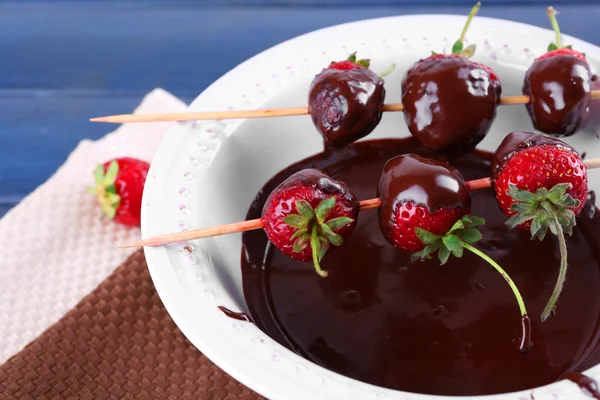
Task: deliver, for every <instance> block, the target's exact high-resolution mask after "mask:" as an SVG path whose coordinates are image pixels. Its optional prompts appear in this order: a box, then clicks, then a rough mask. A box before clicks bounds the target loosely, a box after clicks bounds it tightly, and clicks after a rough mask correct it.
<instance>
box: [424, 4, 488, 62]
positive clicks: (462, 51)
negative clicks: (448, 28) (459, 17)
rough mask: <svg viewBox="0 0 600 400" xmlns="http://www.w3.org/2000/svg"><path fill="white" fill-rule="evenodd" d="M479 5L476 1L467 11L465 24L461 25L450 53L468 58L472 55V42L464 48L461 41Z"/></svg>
mask: <svg viewBox="0 0 600 400" xmlns="http://www.w3.org/2000/svg"><path fill="white" fill-rule="evenodd" d="M480 7H481V2H479V1H478V2H477V3H476V4H475V5H474V6H473V8H472V9H471V12H470V13H469V16H468V17H467V22H465V26H464V27H463V30H462V32H461V33H460V37H459V38H458V40H457V41H456V42H454V44H453V45H452V54H454V55H459V56H462V57H465V58H470V57H472V56H473V54H475V45H474V44H472V45H470V46H468V47H467V48H464V43H463V42H464V40H465V35H466V34H467V31H468V30H469V26H470V25H471V21H472V20H473V17H475V14H477V12H478V11H479V8H480ZM432 54H434V55H435V54H436V53H434V52H433V53H432Z"/></svg>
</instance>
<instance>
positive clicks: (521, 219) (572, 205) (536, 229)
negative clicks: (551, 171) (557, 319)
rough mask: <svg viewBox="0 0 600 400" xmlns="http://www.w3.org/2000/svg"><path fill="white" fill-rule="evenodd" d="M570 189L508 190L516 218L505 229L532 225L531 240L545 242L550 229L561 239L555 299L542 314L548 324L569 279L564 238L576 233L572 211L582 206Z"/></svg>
mask: <svg viewBox="0 0 600 400" xmlns="http://www.w3.org/2000/svg"><path fill="white" fill-rule="evenodd" d="M571 187H572V185H571V184H570V183H559V184H557V185H555V186H554V187H553V188H552V189H550V190H548V189H546V188H543V187H542V188H539V189H537V190H536V191H535V193H531V192H529V191H527V190H522V189H518V188H517V187H516V186H515V185H510V186H509V187H508V195H509V196H510V197H512V199H513V200H514V203H513V205H512V206H511V210H512V211H514V212H516V214H515V215H513V216H512V217H510V218H509V219H508V221H506V225H508V227H509V228H514V227H516V226H519V225H521V224H523V223H525V222H528V221H530V222H531V228H530V233H531V238H532V239H538V240H544V238H545V237H546V233H547V232H548V229H550V232H552V233H553V234H555V235H556V236H557V237H558V244H559V248H560V270H559V273H558V279H557V280H556V285H555V286H554V290H553V292H552V295H551V296H550V299H549V300H548V303H547V304H546V307H545V308H544V311H543V312H542V315H541V319H542V321H545V320H547V319H548V318H549V317H550V316H551V315H552V313H553V312H554V308H555V307H556V303H557V301H558V298H559V296H560V293H561V292H562V288H563V286H564V283H565V279H566V277H567V243H566V241H565V235H564V234H565V233H566V234H568V235H571V234H572V233H573V227H574V226H575V225H576V219H575V212H574V211H573V209H576V208H577V207H579V205H580V204H581V202H580V201H579V200H576V199H574V198H573V197H572V196H571V195H569V194H568V193H567V190H569V189H570V188H571Z"/></svg>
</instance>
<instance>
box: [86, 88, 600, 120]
mask: <svg viewBox="0 0 600 400" xmlns="http://www.w3.org/2000/svg"><path fill="white" fill-rule="evenodd" d="M591 96H592V99H593V100H597V99H600V90H594V91H592V92H591ZM527 103H529V97H528V96H510V97H503V98H502V99H500V105H515V104H527ZM381 110H382V111H384V112H399V111H404V106H403V105H402V104H400V103H391V104H385V105H384V106H383V107H382V109H381ZM307 114H309V110H308V107H292V108H272V109H263V110H236V111H206V112H184V113H172V114H120V115H110V116H107V117H97V118H91V119H90V121H91V122H108V123H112V124H124V123H133V122H167V121H202V120H220V119H239V118H272V117H289V116H294V115H307Z"/></svg>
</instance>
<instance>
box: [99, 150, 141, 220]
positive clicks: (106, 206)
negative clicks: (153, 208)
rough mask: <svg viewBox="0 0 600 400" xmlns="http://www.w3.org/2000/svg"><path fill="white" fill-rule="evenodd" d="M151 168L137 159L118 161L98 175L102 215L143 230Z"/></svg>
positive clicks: (120, 159) (107, 165)
mask: <svg viewBox="0 0 600 400" xmlns="http://www.w3.org/2000/svg"><path fill="white" fill-rule="evenodd" d="M149 169H150V164H148V163H147V162H145V161H142V160H137V159H135V158H129V157H124V158H116V159H114V160H110V161H107V162H105V163H104V164H99V165H98V166H97V167H96V169H95V171H94V179H95V181H96V186H95V187H91V188H90V192H92V193H94V194H96V196H97V197H98V203H99V204H100V208H101V210H102V214H103V215H105V216H106V217H108V218H109V219H110V220H113V221H115V222H117V223H119V224H122V225H126V226H140V214H141V208H142V194H143V192H144V184H145V182H146V176H147V175H148V170H149Z"/></svg>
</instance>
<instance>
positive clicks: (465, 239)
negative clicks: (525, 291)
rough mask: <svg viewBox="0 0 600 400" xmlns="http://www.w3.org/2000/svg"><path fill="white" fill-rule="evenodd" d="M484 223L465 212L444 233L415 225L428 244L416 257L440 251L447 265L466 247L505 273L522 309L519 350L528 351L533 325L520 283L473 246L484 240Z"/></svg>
mask: <svg viewBox="0 0 600 400" xmlns="http://www.w3.org/2000/svg"><path fill="white" fill-rule="evenodd" d="M483 224H485V220H484V219H483V218H480V217H475V216H469V215H465V216H463V217H462V218H461V219H459V220H458V221H456V222H455V223H454V225H452V228H450V230H449V231H448V232H446V233H444V234H442V235H435V234H433V233H431V232H429V231H427V230H425V229H422V228H420V227H415V234H416V235H417V237H418V238H419V240H420V241H421V242H422V243H423V244H424V245H425V247H424V248H423V250H421V251H419V252H417V253H414V254H413V255H412V258H413V260H417V259H421V260H425V259H428V258H431V255H432V254H436V253H437V258H438V259H439V260H440V264H441V265H444V264H445V263H446V262H447V261H448V258H449V257H450V255H454V256H455V257H456V258H461V257H462V256H463V250H464V249H467V250H468V251H470V252H472V253H474V254H475V255H478V256H479V257H481V258H482V259H483V260H485V261H486V262H487V263H488V264H490V265H491V266H492V267H494V269H496V271H498V272H499V273H500V275H502V277H503V278H504V280H505V281H506V282H508V285H509V286H510V288H511V289H512V291H513V293H514V295H515V297H516V299H517V303H518V304H519V310H520V311H521V329H522V337H521V343H520V345H519V351H521V352H522V353H525V352H527V351H529V349H530V348H531V325H530V321H529V317H528V315H527V309H526V308H525V303H524V301H523V297H522V296H521V293H520V292H519V289H518V288H517V285H515V283H514V282H513V280H512V279H511V278H510V276H509V275H508V274H507V273H506V271H504V270H503V269H502V267H500V265H498V263H496V262H495V261H494V260H492V259H491V258H490V257H488V256H487V255H486V254H485V253H483V252H482V251H481V250H478V249H477V248H475V247H474V246H472V244H473V243H475V242H478V241H479V240H481V238H482V235H481V232H479V230H478V229H477V228H476V227H477V226H479V225H483Z"/></svg>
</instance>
